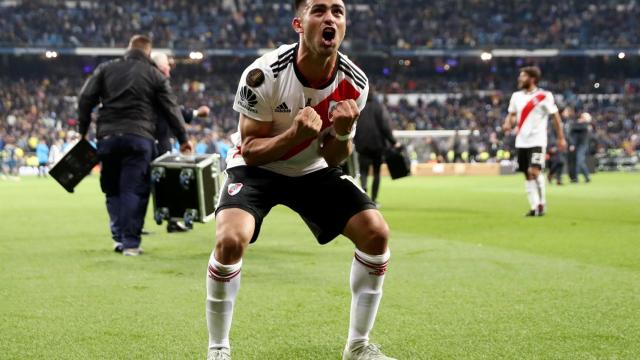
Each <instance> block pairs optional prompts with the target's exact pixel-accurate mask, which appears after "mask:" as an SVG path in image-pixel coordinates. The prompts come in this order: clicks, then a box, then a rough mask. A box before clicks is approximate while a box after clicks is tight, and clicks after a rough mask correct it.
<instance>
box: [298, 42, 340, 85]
mask: <svg viewBox="0 0 640 360" xmlns="http://www.w3.org/2000/svg"><path fill="white" fill-rule="evenodd" d="M299 46H300V44H299V43H298V44H296V49H295V50H294V53H295V57H294V58H293V71H294V72H295V73H296V77H297V78H298V81H300V83H301V84H302V86H304V87H306V88H311V89H315V90H323V89H326V88H327V87H329V85H331V84H333V82H334V81H335V80H336V76H337V75H338V61H340V54H339V53H338V57H337V58H336V63H335V65H334V66H333V74H332V75H331V78H330V79H329V80H327V81H326V82H325V83H324V84H322V85H320V86H316V87H313V86H311V84H309V81H308V80H307V79H306V78H305V77H304V75H302V72H301V71H300V69H298V47H299Z"/></svg>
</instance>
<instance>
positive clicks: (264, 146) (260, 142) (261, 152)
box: [241, 131, 300, 166]
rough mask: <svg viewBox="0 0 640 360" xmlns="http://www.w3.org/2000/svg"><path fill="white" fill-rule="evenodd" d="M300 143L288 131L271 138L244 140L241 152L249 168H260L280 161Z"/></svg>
mask: <svg viewBox="0 0 640 360" xmlns="http://www.w3.org/2000/svg"><path fill="white" fill-rule="evenodd" d="M299 143H300V141H298V140H296V138H295V137H294V136H293V134H292V133H291V132H290V131H286V132H284V133H282V134H280V135H278V136H274V137H270V138H258V137H249V138H247V139H245V140H243V142H242V147H241V152H242V157H243V158H244V161H245V162H246V163H247V165H248V166H260V165H264V164H268V163H271V162H274V161H278V160H280V159H281V158H282V157H283V156H285V155H286V154H287V153H288V152H289V151H291V149H293V148H294V147H295V146H296V145H297V144H299Z"/></svg>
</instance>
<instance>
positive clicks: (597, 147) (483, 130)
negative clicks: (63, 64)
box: [0, 77, 640, 172]
mask: <svg viewBox="0 0 640 360" xmlns="http://www.w3.org/2000/svg"><path fill="white" fill-rule="evenodd" d="M208 80H210V81H211V82H208ZM201 81H202V82H201ZM216 81H218V80H214V78H211V79H209V78H207V79H204V80H200V81H196V80H190V79H189V78H183V77H175V78H173V79H172V83H173V86H174V88H175V91H176V93H177V95H178V98H179V103H180V104H182V105H184V106H186V107H191V108H196V107H198V106H200V105H207V106H209V107H210V108H211V114H210V116H209V117H207V118H202V119H201V118H196V119H194V121H193V123H192V124H190V125H189V127H188V129H189V136H190V138H191V141H192V142H193V143H194V144H195V149H196V152H198V153H220V154H221V155H222V156H223V157H224V156H226V151H227V150H228V148H229V146H230V142H229V137H230V134H231V133H232V132H234V131H235V129H236V127H237V114H236V113H235V112H234V111H233V110H232V105H233V98H234V92H233V90H228V89H227V88H231V87H235V86H230V85H228V84H227V85H226V86H223V84H217V83H216ZM373 82H374V83H375V79H373ZM0 85H1V86H0V154H1V157H2V159H3V163H4V165H5V166H4V171H5V172H10V169H8V168H12V169H14V168H15V167H16V166H17V165H20V164H28V165H30V166H33V167H34V168H35V167H37V166H38V165H43V164H44V165H47V164H51V163H53V162H55V161H56V160H57V158H58V157H59V156H60V155H61V151H60V150H62V151H64V149H65V148H66V147H67V146H68V145H69V143H70V142H71V141H72V140H73V131H75V130H77V120H76V118H77V108H76V95H77V93H78V90H79V89H80V87H81V86H82V77H75V78H74V77H69V78H56V79H55V80H52V79H47V78H35V79H28V80H27V79H13V78H9V77H0ZM567 94H568V95H567ZM389 96H391V95H389ZM389 96H386V95H385V94H378V95H377V96H376V97H378V98H379V100H380V101H383V102H385V103H386V104H387V107H388V109H389V114H390V116H391V121H392V126H393V128H394V129H397V130H455V129H460V130H470V131H471V135H469V136H464V137H463V136H454V137H446V138H425V139H422V140H420V141H421V143H420V144H418V145H417V146H415V147H416V148H418V149H419V151H418V152H419V154H416V155H415V156H416V160H418V161H453V160H454V159H452V158H451V157H452V155H456V154H458V153H466V158H465V159H463V160H467V161H471V160H477V161H493V160H496V159H499V158H500V157H504V156H506V157H510V155H509V154H511V153H512V150H513V138H512V136H509V135H504V134H503V133H502V131H501V130H500V127H501V124H502V121H503V119H504V116H505V115H506V108H507V104H508V101H509V96H510V92H502V91H499V90H496V91H481V92H478V91H476V92H472V91H465V92H463V93H457V94H449V95H445V96H444V97H442V96H435V97H434V96H432V97H429V96H428V94H425V95H424V96H421V97H419V98H418V99H417V101H408V100H407V98H405V97H400V100H399V101H395V102H389V101H388V97H389ZM396 96H398V95H396ZM638 100H639V98H638V96H637V95H635V94H624V93H622V94H613V96H598V95H591V96H586V97H585V96H584V95H582V96H577V95H575V94H572V93H570V92H565V95H563V96H558V97H557V101H558V104H559V106H560V108H561V109H564V112H563V115H564V117H565V120H566V121H567V122H568V123H571V122H572V121H574V120H575V117H576V115H575V114H579V113H580V112H583V111H586V112H589V113H591V115H592V117H593V122H592V124H591V127H592V138H593V140H592V144H593V145H592V151H593V152H601V153H604V152H606V151H608V150H610V149H624V150H625V151H628V152H635V151H640V138H639V137H638V134H640V102H639V101H638ZM93 136H94V135H93V133H91V134H90V137H93ZM414 145H416V144H414ZM45 147H46V148H47V149H46V150H45V149H44V148H45ZM481 154H482V156H481ZM505 154H506V155H505ZM456 158H457V156H456Z"/></svg>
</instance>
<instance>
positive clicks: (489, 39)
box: [0, 0, 640, 50]
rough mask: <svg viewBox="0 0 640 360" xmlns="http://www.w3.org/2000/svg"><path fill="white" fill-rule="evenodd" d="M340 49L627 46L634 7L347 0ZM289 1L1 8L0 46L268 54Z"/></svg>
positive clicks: (33, 0) (572, 1)
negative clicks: (145, 38)
mask: <svg viewBox="0 0 640 360" xmlns="http://www.w3.org/2000/svg"><path fill="white" fill-rule="evenodd" d="M347 6H348V8H349V21H350V27H349V36H348V38H347V42H346V43H345V47H346V48H348V49H357V50H373V49H377V50H388V49H391V48H400V49H414V48H433V49H452V48H479V47H493V46H501V47H532V48H536V47H537V48H540V47H544V48H547V47H554V48H579V47H582V48H584V47H632V46H637V45H638V39H639V38H640V26H637V19H638V17H639V16H640V6H639V4H638V3H637V1H635V0H605V1H595V0H588V1H581V0H567V1H561V2H558V1H550V0H541V1H536V2H527V1H500V0H433V1H430V2H429V6H425V2H424V1H421V0H373V1H367V0H354V1H348V2H347ZM291 18H292V12H291V1H276V0H219V1H209V0H140V1H123V0H115V1H97V0H86V1H44V0H29V1H26V0H15V1H5V2H1V3H0V46H8V47H9V46H18V47H24V46H46V47H86V46H98V47H124V46H125V43H124V41H125V39H128V38H129V37H130V36H131V35H133V34H135V33H144V34H149V35H151V36H152V37H153V39H154V42H155V44H156V46H160V47H168V48H179V49H205V48H235V49H238V48H265V47H266V48H270V47H273V46H274V45H276V44H278V43H284V42H291V41H293V40H295V38H294V34H293V32H292V31H291V29H290V21H291Z"/></svg>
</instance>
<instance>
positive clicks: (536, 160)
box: [531, 153, 544, 166]
mask: <svg viewBox="0 0 640 360" xmlns="http://www.w3.org/2000/svg"><path fill="white" fill-rule="evenodd" d="M531 163H532V164H533V165H540V166H542V165H543V164H544V156H543V154H542V153H533V154H531Z"/></svg>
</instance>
